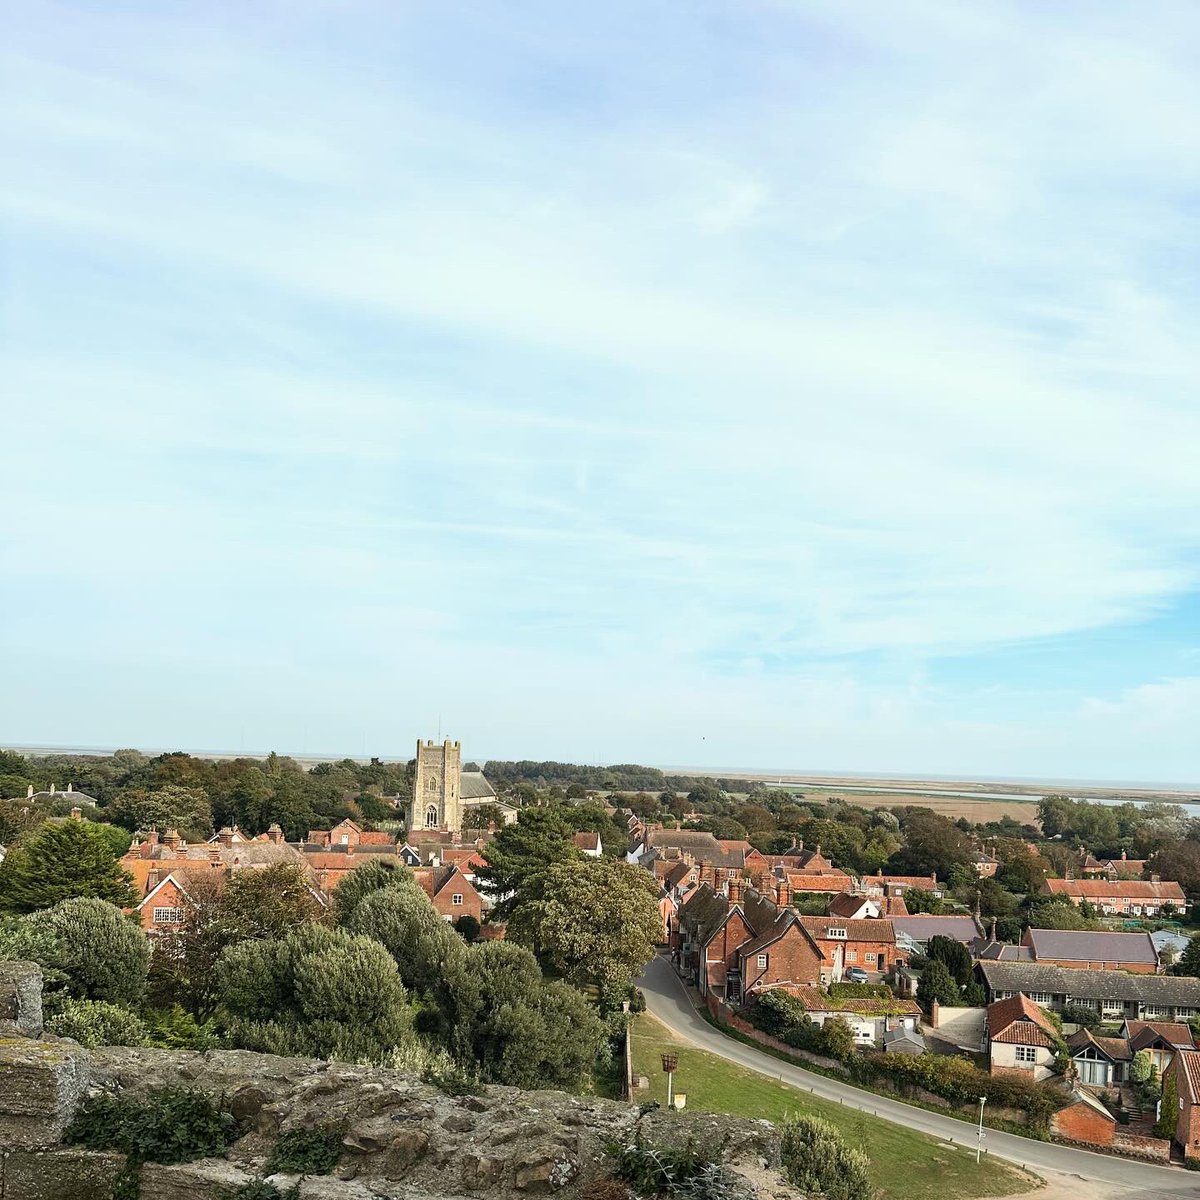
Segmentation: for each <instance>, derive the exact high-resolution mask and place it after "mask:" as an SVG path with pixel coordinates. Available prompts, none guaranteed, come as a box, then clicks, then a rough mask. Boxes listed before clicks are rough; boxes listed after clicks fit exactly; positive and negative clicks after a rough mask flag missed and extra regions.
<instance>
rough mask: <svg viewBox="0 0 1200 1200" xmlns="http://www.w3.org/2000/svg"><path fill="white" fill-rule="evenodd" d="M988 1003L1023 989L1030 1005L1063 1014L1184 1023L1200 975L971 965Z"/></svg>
mask: <svg viewBox="0 0 1200 1200" xmlns="http://www.w3.org/2000/svg"><path fill="white" fill-rule="evenodd" d="M975 974H976V976H977V977H978V978H979V981H980V983H981V984H982V985H983V989H984V991H985V992H986V993H987V998H988V1000H989V1001H993V1000H1003V999H1005V998H1006V997H1008V996H1013V995H1015V994H1016V993H1017V992H1024V993H1025V995H1026V996H1028V997H1029V998H1030V999H1031V1000H1032V1001H1033V1002H1034V1003H1035V1004H1039V1005H1041V1006H1042V1007H1043V1008H1050V1009H1054V1010H1055V1011H1056V1012H1062V1011H1063V1009H1065V1008H1068V1007H1071V1006H1079V1007H1082V1008H1091V1009H1094V1010H1095V1011H1096V1012H1098V1013H1099V1014H1100V1017H1101V1019H1102V1020H1105V1021H1123V1020H1135V1021H1152V1022H1155V1021H1187V1020H1189V1019H1190V1018H1191V1017H1193V1016H1195V1015H1196V1014H1197V1013H1200V979H1192V978H1190V977H1188V976H1185V975H1131V974H1130V973H1129V972H1128V971H1092V970H1077V969H1072V968H1070V967H1055V966H1050V965H1049V964H1048V963H1035V962H989V961H983V960H980V961H978V962H976V964H975Z"/></svg>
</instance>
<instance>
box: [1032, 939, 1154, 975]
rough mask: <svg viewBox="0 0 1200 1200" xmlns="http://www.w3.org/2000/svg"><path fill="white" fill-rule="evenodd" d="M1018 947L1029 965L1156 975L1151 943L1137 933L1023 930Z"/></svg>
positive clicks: (1152, 940) (1152, 944) (1150, 940)
mask: <svg viewBox="0 0 1200 1200" xmlns="http://www.w3.org/2000/svg"><path fill="white" fill-rule="evenodd" d="M1021 945H1022V946H1024V947H1026V948H1027V949H1028V950H1029V951H1030V956H1029V957H1030V961H1032V962H1038V963H1050V964H1051V965H1052V966H1057V967H1071V968H1073V969H1075V970H1095V971H1132V972H1133V973H1134V974H1137V975H1157V974H1158V972H1159V970H1160V968H1159V964H1158V950H1157V949H1156V948H1155V945H1154V939H1153V938H1151V936H1150V935H1149V934H1148V933H1146V932H1145V931H1142V932H1140V933H1109V932H1107V931H1102V930H1100V931H1098V930H1090V929H1026V930H1025V932H1024V934H1022V935H1021Z"/></svg>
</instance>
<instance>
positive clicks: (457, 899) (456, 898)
mask: <svg viewBox="0 0 1200 1200" xmlns="http://www.w3.org/2000/svg"><path fill="white" fill-rule="evenodd" d="M450 903H451V904H461V903H462V892H455V893H454V895H453V896H451V897H450Z"/></svg>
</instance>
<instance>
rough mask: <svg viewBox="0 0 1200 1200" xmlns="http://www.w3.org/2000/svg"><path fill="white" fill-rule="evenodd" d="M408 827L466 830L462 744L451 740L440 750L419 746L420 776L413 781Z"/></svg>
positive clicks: (431, 744)
mask: <svg viewBox="0 0 1200 1200" xmlns="http://www.w3.org/2000/svg"><path fill="white" fill-rule="evenodd" d="M408 827H409V829H410V830H413V831H414V832H416V831H419V830H422V829H446V830H450V831H451V832H453V833H458V832H459V831H460V830H461V829H462V743H461V742H452V741H451V740H450V739H449V738H447V739H446V740H445V741H444V742H443V743H442V744H441V745H440V746H439V745H437V743H435V742H433V741H425V742H422V741H418V742H417V773H416V777H415V778H414V780H413V799H412V811H411V812H410V813H409V818H408Z"/></svg>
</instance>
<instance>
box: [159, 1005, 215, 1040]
mask: <svg viewBox="0 0 1200 1200" xmlns="http://www.w3.org/2000/svg"><path fill="white" fill-rule="evenodd" d="M142 1020H143V1021H144V1022H145V1025H146V1035H147V1037H148V1039H149V1042H150V1045H152V1046H161V1047H163V1049H166V1050H208V1049H211V1048H212V1046H213V1044H214V1042H215V1041H216V1038H215V1037H214V1036H213V1031H212V1027H211V1025H210V1024H208V1023H207V1022H206V1023H205V1024H203V1025H202V1024H200V1022H199V1021H197V1020H196V1018H195V1017H193V1016H192V1014H191V1013H190V1012H188V1011H187V1010H186V1009H184V1008H182V1007H181V1006H180V1005H178V1004H173V1005H172V1006H171V1007H170V1008H152V1009H150V1010H148V1011H147V1012H145V1013H143V1014H142Z"/></svg>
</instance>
